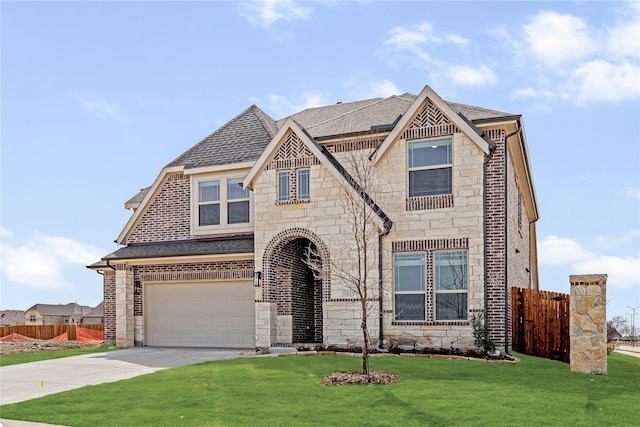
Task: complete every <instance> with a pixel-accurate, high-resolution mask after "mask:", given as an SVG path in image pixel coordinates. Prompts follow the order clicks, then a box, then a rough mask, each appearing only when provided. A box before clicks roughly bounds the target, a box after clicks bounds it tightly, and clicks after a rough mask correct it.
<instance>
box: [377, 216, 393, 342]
mask: <svg viewBox="0 0 640 427" xmlns="http://www.w3.org/2000/svg"><path fill="white" fill-rule="evenodd" d="M392 226H393V222H391V220H390V219H388V218H387V220H386V221H385V222H384V230H383V231H382V233H380V234H378V348H383V345H382V340H383V338H384V333H383V331H382V238H383V237H384V236H386V235H387V234H389V232H390V231H391V227H392Z"/></svg>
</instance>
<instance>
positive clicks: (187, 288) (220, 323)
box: [144, 282, 255, 348]
mask: <svg viewBox="0 0 640 427" xmlns="http://www.w3.org/2000/svg"><path fill="white" fill-rule="evenodd" d="M144 299H145V304H144V313H145V339H144V343H145V345H149V346H173V347H175V346H178V347H235V348H253V347H254V345H255V314H254V313H255V304H254V288H253V284H252V282H227V283H180V284H174V283H172V284H168V283H153V284H145V288H144Z"/></svg>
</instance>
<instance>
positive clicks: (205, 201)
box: [198, 181, 220, 226]
mask: <svg viewBox="0 0 640 427" xmlns="http://www.w3.org/2000/svg"><path fill="white" fill-rule="evenodd" d="M198 206H199V217H198V218H199V223H198V225H200V226H203V225H220V181H205V182H201V183H199V185H198Z"/></svg>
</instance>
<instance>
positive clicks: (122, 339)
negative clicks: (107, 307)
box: [116, 265, 135, 348]
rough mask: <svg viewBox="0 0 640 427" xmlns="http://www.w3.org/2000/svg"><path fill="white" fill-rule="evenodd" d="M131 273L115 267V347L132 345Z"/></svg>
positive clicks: (122, 266)
mask: <svg viewBox="0 0 640 427" xmlns="http://www.w3.org/2000/svg"><path fill="white" fill-rule="evenodd" d="M134 336H135V331H134V319H133V271H132V270H131V269H130V268H128V267H127V266H124V265H118V266H116V345H117V346H118V347H120V348H128V347H133V345H134Z"/></svg>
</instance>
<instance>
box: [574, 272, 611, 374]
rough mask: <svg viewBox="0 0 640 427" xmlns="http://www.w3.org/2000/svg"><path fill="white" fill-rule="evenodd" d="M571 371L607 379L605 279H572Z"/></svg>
mask: <svg viewBox="0 0 640 427" xmlns="http://www.w3.org/2000/svg"><path fill="white" fill-rule="evenodd" d="M569 281H570V283H571V295H570V310H571V316H570V326H569V339H570V342H571V355H570V360H571V371H572V372H583V373H588V374H597V375H607V310H606V306H607V289H606V286H607V275H606V274H587V275H572V276H570V277H569Z"/></svg>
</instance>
